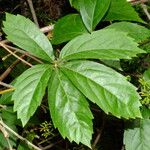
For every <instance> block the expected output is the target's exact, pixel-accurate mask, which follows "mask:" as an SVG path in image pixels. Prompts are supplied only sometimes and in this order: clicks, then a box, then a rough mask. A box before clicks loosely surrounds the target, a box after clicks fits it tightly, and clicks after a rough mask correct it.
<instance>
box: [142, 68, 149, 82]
mask: <svg viewBox="0 0 150 150" xmlns="http://www.w3.org/2000/svg"><path fill="white" fill-rule="evenodd" d="M143 78H144V80H145V81H147V82H148V83H150V69H147V70H146V71H145V72H144V74H143Z"/></svg>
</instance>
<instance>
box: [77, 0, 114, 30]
mask: <svg viewBox="0 0 150 150" xmlns="http://www.w3.org/2000/svg"><path fill="white" fill-rule="evenodd" d="M110 1H111V0H79V5H80V14H81V16H82V20H83V22H84V24H85V26H86V27H87V29H88V30H89V32H92V31H93V29H94V28H95V27H96V25H97V24H98V23H99V22H100V20H101V19H102V18H103V16H104V15H105V13H106V12H107V10H108V8H109V5H110Z"/></svg>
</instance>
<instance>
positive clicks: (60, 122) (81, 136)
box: [48, 70, 93, 147]
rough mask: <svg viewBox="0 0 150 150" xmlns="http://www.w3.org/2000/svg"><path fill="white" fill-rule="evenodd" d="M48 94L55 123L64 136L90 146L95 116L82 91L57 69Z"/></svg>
mask: <svg viewBox="0 0 150 150" xmlns="http://www.w3.org/2000/svg"><path fill="white" fill-rule="evenodd" d="M48 95H49V98H48V101H49V108H50V112H51V117H52V120H53V123H54V125H55V127H57V128H58V130H59V132H60V133H61V135H62V136H63V138H65V137H67V138H68V139H69V140H70V141H75V142H76V143H79V142H81V143H83V144H85V145H87V146H89V147H90V145H91V144H90V140H91V139H92V133H93V127H92V118H93V116H92V114H91V111H90V109H89V106H88V103H87V101H86V99H85V97H84V96H83V95H82V93H81V92H80V91H79V90H78V89H77V88H76V87H75V86H74V85H73V84H72V82H71V81H70V80H69V79H68V78H67V77H66V76H65V75H64V74H63V73H62V72H61V71H58V70H56V72H55V73H54V74H53V77H52V78H51V79H50V83H49V89H48Z"/></svg>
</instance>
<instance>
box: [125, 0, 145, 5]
mask: <svg viewBox="0 0 150 150" xmlns="http://www.w3.org/2000/svg"><path fill="white" fill-rule="evenodd" d="M127 1H128V2H130V3H131V4H132V5H137V4H140V3H141V0H127ZM142 2H143V3H146V2H148V0H142Z"/></svg>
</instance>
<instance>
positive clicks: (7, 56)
mask: <svg viewBox="0 0 150 150" xmlns="http://www.w3.org/2000/svg"><path fill="white" fill-rule="evenodd" d="M16 52H17V51H15V52H13V53H14V54H16ZM10 56H11V54H10V53H9V54H7V55H6V56H4V57H3V58H2V61H5V60H6V59H8V58H9V57H10Z"/></svg>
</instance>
